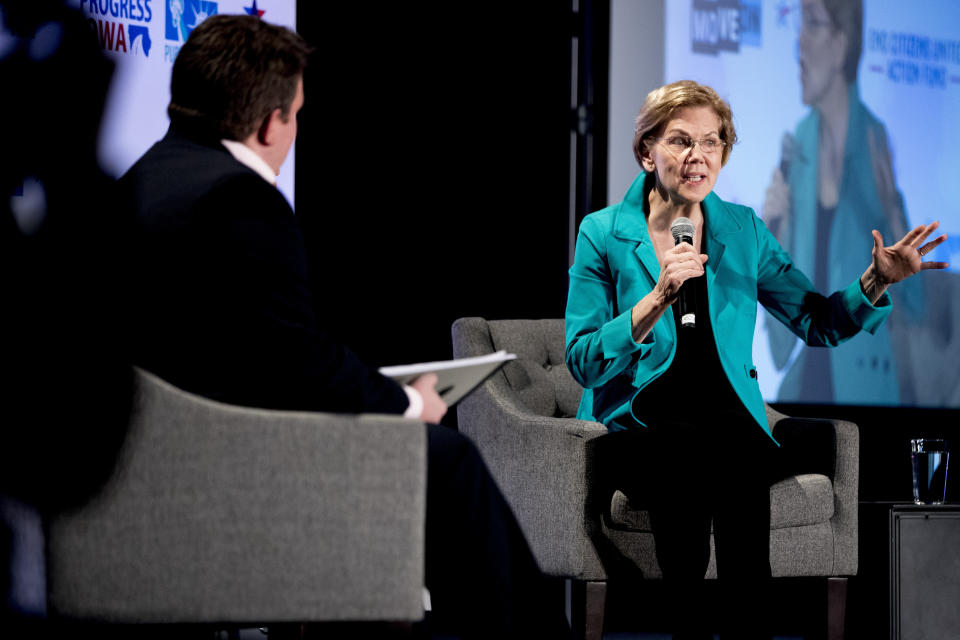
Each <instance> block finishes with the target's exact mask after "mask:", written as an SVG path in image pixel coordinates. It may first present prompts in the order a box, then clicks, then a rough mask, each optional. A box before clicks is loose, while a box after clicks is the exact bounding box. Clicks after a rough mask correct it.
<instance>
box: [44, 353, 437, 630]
mask: <svg viewBox="0 0 960 640" xmlns="http://www.w3.org/2000/svg"><path fill="white" fill-rule="evenodd" d="M137 378H138V386H139V390H138V398H137V405H136V408H135V411H134V416H133V419H132V421H131V425H130V428H129V431H128V434H127V438H126V442H125V443H124V446H123V448H122V450H121V453H120V457H119V460H118V464H117V467H116V472H115V474H114V476H113V478H112V479H111V480H110V481H109V483H108V484H107V486H106V487H105V488H104V489H103V490H102V491H101V492H100V493H99V494H98V496H97V497H96V498H94V499H93V500H92V501H91V502H90V503H89V504H87V505H85V506H83V507H81V508H79V509H76V510H74V511H71V512H68V513H65V514H62V515H60V516H57V517H56V518H55V519H53V520H52V521H51V522H50V523H48V530H47V545H48V561H47V562H48V602H49V607H50V610H51V614H53V615H59V616H65V617H71V618H87V619H97V620H103V621H111V622H133V623H140V622H164V623H175V622H184V623H204V622H230V623H247V622H249V623H277V622H310V621H318V620H341V619H349V620H370V619H377V620H416V619H419V618H421V617H422V615H423V600H422V589H423V558H424V556H423V532H424V515H425V502H426V493H425V486H426V430H425V427H424V425H423V424H422V423H420V422H416V421H413V420H404V419H401V418H398V417H391V416H374V415H359V416H356V415H333V414H323V413H308V412H285V411H267V410H258V409H249V408H243V407H236V406H232V405H225V404H221V403H217V402H213V401H209V400H206V399H204V398H200V397H197V396H194V395H192V394H188V393H185V392H183V391H180V390H179V389H176V388H175V387H172V386H171V385H169V384H167V383H165V382H163V381H162V380H160V379H158V378H156V377H155V376H153V375H151V374H149V373H146V372H143V371H138V372H137Z"/></svg>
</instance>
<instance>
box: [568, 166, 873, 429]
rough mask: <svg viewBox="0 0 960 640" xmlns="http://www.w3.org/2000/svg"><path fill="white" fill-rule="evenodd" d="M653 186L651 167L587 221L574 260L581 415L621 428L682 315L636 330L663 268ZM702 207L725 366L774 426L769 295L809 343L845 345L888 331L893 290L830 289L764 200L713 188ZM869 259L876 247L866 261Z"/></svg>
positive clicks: (571, 346)
mask: <svg viewBox="0 0 960 640" xmlns="http://www.w3.org/2000/svg"><path fill="white" fill-rule="evenodd" d="M651 183H652V177H651V179H650V180H649V181H648V180H647V174H645V173H641V174H640V175H639V176H638V177H637V179H636V180H634V182H633V184H632V185H631V187H630V189H629V190H628V191H627V194H626V196H625V197H624V199H623V201H621V202H620V203H618V204H615V205H612V206H610V207H607V208H605V209H602V210H600V211H597V212H595V213H592V214H590V215H588V216H587V217H585V218H584V219H583V222H582V223H581V225H580V231H579V234H578V236H577V248H576V255H575V257H574V262H573V266H571V267H570V288H569V293H568V296H567V310H566V341H567V349H566V360H567V367H568V368H569V369H570V372H571V373H572V374H573V377H574V378H576V380H577V381H578V382H579V383H580V384H581V385H583V387H584V393H583V397H582V398H581V400H580V408H579V411H578V412H577V417H578V418H581V419H585V420H597V421H600V422H602V423H604V424H605V425H607V427H608V428H610V429H611V430H616V429H624V428H627V427H629V426H630V425H632V424H636V422H637V421H636V420H635V419H634V418H633V416H632V412H631V405H632V403H633V399H634V397H635V396H636V395H637V393H638V392H639V391H640V390H641V389H643V388H644V387H645V386H646V385H647V384H649V383H650V382H651V381H652V380H654V379H655V378H657V377H658V376H659V375H661V374H662V373H663V372H664V371H666V370H667V368H668V367H669V366H670V363H671V362H672V361H673V357H674V354H675V353H676V344H677V330H676V325H675V323H674V320H673V314H672V313H665V314H663V316H662V317H661V318H660V320H659V321H658V322H657V323H656V325H654V327H653V330H652V331H651V332H650V333H649V334H648V335H647V337H646V338H644V340H643V342H641V343H639V344H637V343H636V342H634V340H633V336H632V331H631V318H630V315H631V310H632V308H633V306H634V305H635V304H636V303H637V302H638V301H639V300H640V298H642V297H643V296H645V295H646V294H647V293H649V292H650V291H651V290H652V289H653V287H654V285H655V284H656V282H657V279H658V278H659V276H660V265H659V263H658V262H657V257H656V254H655V253H654V250H653V244H652V243H651V241H650V236H649V234H648V233H647V224H646V218H645V216H644V213H643V200H644V197H645V194H647V193H649V189H650V187H651V186H652V185H651ZM702 208H703V215H704V220H705V222H704V235H703V252H704V253H706V254H707V256H708V259H707V263H706V265H705V269H706V277H707V287H708V290H709V292H710V294H709V296H708V298H709V309H708V312H709V314H710V322H711V323H712V325H713V330H714V338H715V339H716V341H717V352H718V353H719V354H720V363H721V365H722V366H723V371H724V372H725V373H726V375H727V377H728V378H729V380H730V383H731V385H732V386H733V389H734V390H735V391H736V393H737V395H738V396H739V397H740V400H741V401H742V402H743V404H744V406H745V407H746V408H747V410H748V411H749V412H750V414H751V415H752V416H753V417H754V419H755V420H756V421H757V424H759V425H760V426H761V427H763V429H764V430H766V431H767V433H769V427H768V426H767V419H766V412H765V408H764V404H763V397H762V396H761V395H760V386H759V384H758V382H757V369H756V367H755V366H754V364H753V357H752V354H753V335H754V325H755V323H756V319H757V302H760V303H761V304H762V305H763V306H764V307H766V309H767V311H769V312H770V313H771V314H772V315H773V316H774V317H775V318H777V320H779V321H780V322H782V323H783V324H784V325H786V326H787V327H789V328H790V329H791V331H793V332H794V333H795V334H796V335H797V336H799V337H800V338H801V339H803V340H805V341H806V343H807V344H809V345H814V346H835V345H837V344H839V343H840V342H842V341H844V340H846V339H848V338H850V337H852V336H853V335H855V334H856V333H857V332H859V331H860V330H861V329H865V330H867V331H869V332H871V333H873V332H874V331H876V329H877V328H878V327H879V326H880V325H881V324H882V323H883V321H884V320H885V319H886V317H887V315H888V314H889V313H890V309H891V301H890V297H889V294H886V293H885V294H884V295H883V297H881V298H880V300H878V301H877V304H876V306H874V305H872V304H870V301H869V300H867V298H866V297H865V296H864V294H863V291H862V290H861V288H860V281H859V278H857V279H856V280H854V281H853V282H851V283H850V284H849V285H848V286H847V287H846V288H844V289H842V290H840V291H838V292H836V293H834V294H833V295H831V296H830V297H824V296H823V295H821V294H819V293H818V292H817V291H816V290H815V289H814V287H813V284H812V283H811V282H810V280H809V279H808V278H807V276H805V275H804V274H803V273H801V272H800V271H799V270H798V269H796V268H794V266H793V261H792V260H791V259H790V256H789V255H788V254H787V252H786V251H784V250H783V248H782V247H781V246H780V244H779V243H778V242H777V241H776V239H775V238H774V237H773V235H772V234H771V233H770V232H769V231H768V230H767V227H766V225H765V224H764V223H763V221H762V220H760V218H758V217H757V215H756V214H755V213H754V211H753V210H752V209H750V208H749V207H744V206H741V205H736V204H732V203H729V202H724V201H723V200H721V199H720V198H719V197H718V196H717V195H716V194H715V193H712V192H711V193H710V195H708V196H707V197H706V199H705V200H704V201H703V203H702ZM869 259H870V257H869V256H864V266H865V267H866V265H867V264H869V262H868V261H869ZM701 313H702V310H701ZM698 384H710V381H708V380H696V381H691V385H692V386H693V387H694V389H695V387H696V385H698Z"/></svg>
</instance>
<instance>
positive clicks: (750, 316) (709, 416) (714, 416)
mask: <svg viewBox="0 0 960 640" xmlns="http://www.w3.org/2000/svg"><path fill="white" fill-rule="evenodd" d="M734 142H736V133H735V131H734V126H733V118H732V114H731V111H730V107H729V105H728V104H727V103H726V102H725V101H724V100H722V99H721V98H720V97H719V95H717V93H716V92H715V91H714V90H713V89H711V88H710V87H706V86H703V85H700V84H697V83H695V82H691V81H682V82H676V83H673V84H669V85H666V86H664V87H661V88H659V89H656V90H654V91H652V92H651V93H650V94H649V95H648V96H647V98H646V100H645V101H644V103H643V106H642V107H641V109H640V114H639V115H638V116H637V119H636V128H635V133H634V141H633V148H634V154H635V155H636V158H637V160H638V161H639V163H640V165H641V167H642V169H643V170H642V171H641V172H640V174H639V175H638V176H637V178H636V180H634V182H633V184H632V185H631V186H630V188H629V189H628V191H627V193H626V195H625V196H624V198H623V200H622V201H621V202H619V203H617V204H615V205H612V206H610V207H607V208H605V209H603V210H601V211H597V212H595V213H592V214H590V215H589V216H587V217H586V218H584V220H583V222H582V224H581V226H580V231H579V235H578V238H577V246H576V255H575V258H574V264H573V266H572V267H571V268H570V288H569V294H568V298H567V309H566V342H567V349H566V360H567V366H568V367H569V369H570V371H571V372H572V374H573V376H574V378H576V379H577V380H578V381H579V382H580V384H581V385H583V387H584V388H585V391H584V393H583V397H582V400H581V402H580V408H579V412H578V416H577V417H578V418H582V419H587V420H598V421H600V422H603V423H604V424H605V425H607V427H608V428H609V430H610V433H609V434H607V435H605V436H603V437H602V438H600V440H599V441H598V444H597V455H598V461H599V462H598V465H599V471H600V473H601V475H602V476H603V478H604V481H605V483H606V485H607V487H608V488H609V490H610V491H612V490H613V489H620V490H622V491H624V493H626V495H627V496H628V497H629V498H630V500H631V502H632V503H634V504H637V505H642V506H643V507H645V508H647V509H648V511H649V513H650V519H651V526H652V529H653V534H654V540H655V544H656V549H657V560H658V562H659V564H660V568H661V570H662V572H663V577H664V580H665V582H666V583H667V585H668V589H669V591H670V594H671V596H670V597H671V602H672V604H673V608H672V612H673V613H672V625H673V630H674V632H675V633H676V635H675V636H674V637H675V638H700V637H705V638H707V637H712V636H711V635H710V634H709V633H708V632H707V630H706V628H705V625H704V624H703V620H704V616H703V615H702V612H703V611H705V609H706V607H705V603H704V602H703V586H704V584H703V582H704V580H703V578H704V574H705V572H706V568H707V564H708V561H709V557H710V547H709V541H710V530H711V522H712V525H713V531H714V541H715V544H716V559H717V572H718V578H719V583H720V585H721V592H722V594H723V598H724V603H723V606H722V608H721V611H723V612H724V620H723V621H722V625H723V626H722V629H721V630H722V631H723V632H724V633H725V634H730V635H724V636H723V637H725V638H726V637H729V638H738V639H741V640H743V639H746V638H764V637H769V628H768V627H769V625H768V624H767V622H766V613H767V610H768V608H769V607H768V605H767V602H766V601H765V599H766V598H767V597H768V594H769V581H770V562H769V555H768V554H769V522H770V498H769V487H770V483H771V482H772V481H773V480H774V479H775V477H776V474H777V471H776V465H775V463H774V461H775V459H776V453H777V450H778V445H777V444H776V442H775V441H774V440H773V438H772V436H771V434H770V433H769V427H768V426H767V420H766V416H765V409H764V403H763V398H762V396H761V394H760V387H759V385H758V383H757V371H756V368H755V367H754V365H753V363H752V342H753V335H754V324H755V322H756V317H757V303H758V302H759V303H761V304H763V306H764V307H765V308H766V309H767V311H769V312H770V313H771V314H772V315H773V316H774V317H775V318H776V319H777V320H779V321H780V322H781V323H783V324H784V325H786V326H787V327H788V328H789V329H790V330H791V331H792V332H793V333H795V334H796V335H797V336H799V337H800V338H801V339H803V340H804V341H805V342H806V343H807V344H808V345H812V346H819V347H831V346H835V345H837V344H839V343H840V342H842V341H844V340H846V339H848V338H850V337H851V336H853V335H855V334H857V333H858V332H859V331H861V330H866V331H868V332H871V333H872V332H874V331H876V329H877V328H878V327H879V326H880V325H881V324H882V323H883V321H884V319H885V318H886V317H887V315H888V314H889V313H890V308H891V301H890V296H889V294H888V293H887V292H886V290H887V287H888V286H890V285H891V284H893V283H896V282H898V281H900V280H903V279H904V278H907V277H909V276H911V275H913V274H915V273H918V272H919V271H921V270H924V269H942V268H945V267H946V266H947V265H946V264H945V263H942V262H923V261H922V257H923V255H924V254H925V253H927V252H929V251H930V250H932V249H933V248H934V247H936V246H937V245H939V244H940V243H941V242H943V240H944V239H945V238H946V236H940V237H938V238H936V239H934V240H932V241H927V238H928V237H929V236H930V235H931V234H932V233H933V232H934V231H935V230H936V228H937V226H938V223H933V224H930V225H921V226H919V227H917V228H915V229H913V230H911V231H909V232H908V233H906V235H905V236H904V237H903V238H902V239H900V240H899V241H898V242H896V243H895V244H893V245H890V246H885V245H884V244H883V238H882V237H881V235H880V233H879V232H877V231H873V251H872V254H873V255H872V259H871V257H870V256H864V263H865V267H866V268H865V269H864V271H863V273H862V275H860V277H859V278H856V279H854V280H853V281H852V282H850V283H849V284H848V285H847V286H845V287H844V288H842V289H841V290H839V291H836V292H834V293H831V294H827V295H824V294H821V293H820V292H818V291H817V290H816V289H815V288H814V286H813V284H812V283H811V282H810V280H809V279H808V278H807V276H805V275H804V274H803V273H801V272H800V271H799V270H797V269H796V268H795V267H794V266H793V263H792V261H791V259H790V256H789V255H788V254H787V253H786V252H785V251H784V250H783V249H782V248H781V246H780V245H779V244H778V243H777V241H776V240H775V239H774V237H773V235H771V233H770V232H769V231H768V230H767V228H766V227H765V226H764V223H763V222H762V221H761V220H760V219H759V218H758V217H757V216H756V214H755V213H754V212H753V210H752V209H750V208H748V207H744V206H740V205H735V204H732V203H729V202H725V201H723V200H721V199H720V198H719V197H718V196H717V195H716V194H715V193H713V185H714V183H715V182H716V179H717V175H718V174H719V172H720V169H721V167H723V166H724V164H726V162H727V160H728V159H729V157H730V152H731V150H732V147H733V144H734ZM718 478H722V481H719V482H718Z"/></svg>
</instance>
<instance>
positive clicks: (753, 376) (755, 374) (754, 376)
mask: <svg viewBox="0 0 960 640" xmlns="http://www.w3.org/2000/svg"><path fill="white" fill-rule="evenodd" d="M750 377H751V378H756V377H757V370H756V369H750Z"/></svg>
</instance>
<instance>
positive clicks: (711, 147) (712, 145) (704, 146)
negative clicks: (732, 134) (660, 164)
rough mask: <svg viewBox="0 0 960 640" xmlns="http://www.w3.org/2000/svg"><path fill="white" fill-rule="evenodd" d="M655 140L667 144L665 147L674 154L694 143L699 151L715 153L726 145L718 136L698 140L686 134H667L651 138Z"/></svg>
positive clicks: (690, 146)
mask: <svg viewBox="0 0 960 640" xmlns="http://www.w3.org/2000/svg"><path fill="white" fill-rule="evenodd" d="M651 139H652V140H656V141H657V142H662V143H664V144H665V145H667V148H668V149H670V151H672V152H674V153H675V154H677V155H679V154H681V153H683V152H684V151H686V150H687V149H691V150H692V149H693V148H694V147H695V146H696V145H698V144H699V145H700V151H702V152H703V153H716V152H717V151H720V150H721V149H723V147H724V146H726V144H727V143H726V142H724V141H723V140H721V139H719V138H701V139H699V140H694V139H693V138H690V137H687V136H667V137H666V138H651Z"/></svg>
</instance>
